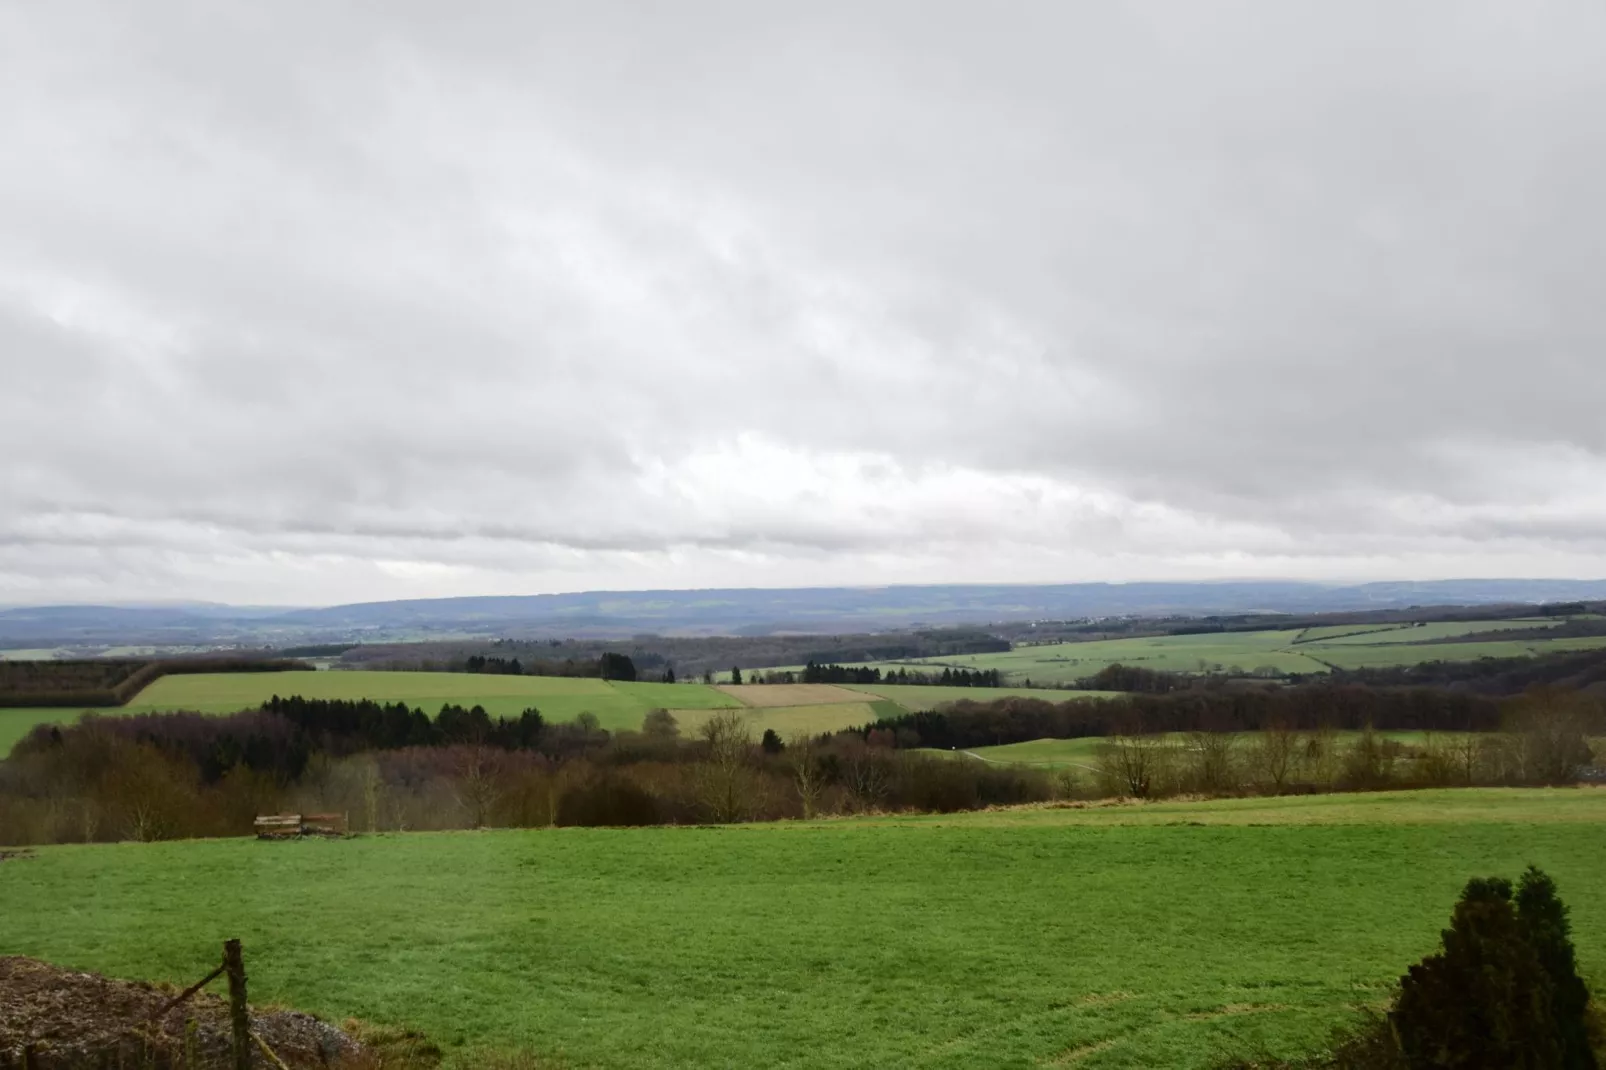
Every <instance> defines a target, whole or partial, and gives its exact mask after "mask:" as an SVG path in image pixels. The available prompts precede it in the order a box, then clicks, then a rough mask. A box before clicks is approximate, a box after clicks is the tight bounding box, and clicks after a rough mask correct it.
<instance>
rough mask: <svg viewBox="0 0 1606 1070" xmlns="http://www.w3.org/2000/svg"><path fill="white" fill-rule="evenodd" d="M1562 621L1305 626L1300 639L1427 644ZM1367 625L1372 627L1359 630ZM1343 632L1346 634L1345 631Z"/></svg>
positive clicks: (1549, 625)
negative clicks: (1437, 640)
mask: <svg viewBox="0 0 1606 1070" xmlns="http://www.w3.org/2000/svg"><path fill="white" fill-rule="evenodd" d="M1563 623H1564V622H1563V621H1561V620H1557V619H1555V618H1548V619H1546V618H1538V619H1534V620H1436V621H1428V622H1427V623H1425V624H1383V625H1371V626H1362V627H1356V626H1354V625H1351V626H1349V627H1348V628H1344V627H1335V628H1307V629H1306V630H1305V632H1304V633H1303V635H1302V637H1301V639H1302V641H1301V644H1300V645H1301V646H1303V645H1304V644H1305V643H1306V642H1311V643H1320V644H1321V645H1322V646H1378V645H1394V644H1396V643H1428V642H1432V641H1434V640H1436V639H1458V638H1460V637H1461V636H1463V635H1482V634H1483V633H1485V632H1509V631H1532V630H1533V629H1535V628H1554V627H1556V626H1558V625H1560V624H1563ZM1366 627H1370V628H1371V629H1372V630H1363V629H1364V628H1366ZM1346 633H1347V634H1346Z"/></svg>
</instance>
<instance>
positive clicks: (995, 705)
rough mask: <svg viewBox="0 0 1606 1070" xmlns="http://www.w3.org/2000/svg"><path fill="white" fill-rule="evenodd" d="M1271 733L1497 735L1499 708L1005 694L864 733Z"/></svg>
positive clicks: (1368, 692) (1440, 702) (1375, 700)
mask: <svg viewBox="0 0 1606 1070" xmlns="http://www.w3.org/2000/svg"><path fill="white" fill-rule="evenodd" d="M1273 726H1277V727H1282V728H1290V729H1296V730H1303V731H1311V730H1315V729H1319V728H1331V729H1336V730H1339V731H1346V730H1347V731H1359V730H1361V729H1364V728H1367V727H1368V726H1370V727H1372V728H1375V729H1377V730H1379V731H1438V732H1473V731H1493V730H1495V729H1498V728H1499V727H1500V726H1501V708H1500V703H1499V702H1498V701H1496V700H1495V699H1493V698H1491V697H1489V696H1484V695H1477V694H1470V693H1466V692H1456V691H1441V690H1432V689H1428V688H1368V687H1354V686H1350V687H1328V686H1310V687H1286V688H1257V689H1245V690H1235V689H1226V688H1223V689H1219V690H1211V691H1203V690H1201V691H1187V692H1182V693H1170V694H1131V695H1125V696H1122V697H1120V698H1111V699H1080V700H1072V701H1068V702H1059V703H1054V702H1048V701H1045V700H1043V699H1039V698H1029V697H1025V696H1013V695H1012V696H1006V697H1003V698H998V699H994V700H992V701H990V702H977V701H972V700H970V699H961V700H960V701H958V702H955V703H952V704H951V705H949V706H947V707H946V708H944V709H941V710H931V711H926V712H921V713H909V714H905V715H903V716H901V717H892V718H885V719H882V720H880V721H877V722H875V723H874V724H871V725H866V726H865V727H864V728H863V729H861V731H862V732H864V733H866V734H868V733H870V732H873V731H884V732H888V733H891V734H892V735H893V736H894V737H895V738H896V739H898V740H900V741H901V740H909V741H912V742H911V745H914V746H923V747H954V748H960V749H965V748H969V747H987V746H997V745H999V744H1003V743H1024V742H1027V741H1029V740H1033V739H1044V738H1052V739H1076V738H1080V737H1083V736H1109V735H1139V734H1148V733H1160V732H1258V731H1262V730H1265V729H1267V728H1271V727H1273Z"/></svg>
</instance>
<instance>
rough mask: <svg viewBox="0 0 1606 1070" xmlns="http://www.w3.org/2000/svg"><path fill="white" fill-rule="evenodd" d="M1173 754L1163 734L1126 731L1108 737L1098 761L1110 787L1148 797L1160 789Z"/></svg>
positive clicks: (1103, 778)
mask: <svg viewBox="0 0 1606 1070" xmlns="http://www.w3.org/2000/svg"><path fill="white" fill-rule="evenodd" d="M1169 757H1170V754H1169V753H1168V747H1167V744H1166V742H1165V740H1164V739H1162V738H1161V737H1160V736H1156V735H1152V734H1142V735H1122V736H1110V737H1108V738H1107V739H1106V740H1105V741H1104V743H1103V744H1102V745H1101V746H1100V747H1099V750H1098V756H1097V758H1096V761H1097V764H1098V769H1099V775H1100V778H1101V779H1102V780H1103V781H1104V785H1105V788H1106V790H1108V791H1110V792H1111V793H1112V794H1115V795H1125V796H1130V797H1131V798H1134V799H1147V798H1149V796H1150V795H1152V794H1153V793H1155V792H1156V791H1157V790H1158V788H1159V786H1160V783H1161V779H1162V774H1163V772H1164V770H1165V766H1166V764H1167V759H1168V758H1169Z"/></svg>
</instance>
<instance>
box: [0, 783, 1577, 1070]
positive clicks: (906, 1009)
mask: <svg viewBox="0 0 1606 1070" xmlns="http://www.w3.org/2000/svg"><path fill="white" fill-rule="evenodd" d="M1603 822H1606V790H1598V789H1597V790H1592V789H1575V790H1556V791H1542V790H1533V791H1513V790H1506V791H1499V790H1486V791H1485V790H1466V791H1460V792H1415V793H1396V794H1375V795H1339V796H1313V797H1301V798H1295V799H1286V798H1285V799H1240V800H1227V801H1219V802H1211V803H1165V804H1152V805H1127V806H1107V807H1088V808H1084V809H1050V808H1038V809H1020V810H1008V811H996V812H988V813H976V814H964V815H946V816H923V817H907V818H879V819H859V820H837V821H826V822H815V823H788V824H781V825H756V826H742V827H732V828H724V829H691V828H686V829H673V828H669V829H649V830H635V831H623V830H600V829H599V830H584V829H572V830H548V831H518V832H476V833H437V834H411V835H392V836H378V837H363V838H359V839H355V840H346V841H336V842H305V843H288V844H262V843H257V842H255V841H251V840H225V841H196V842H189V843H164V844H148V845H139V844H123V845H109V846H95V847H53V848H42V849H40V850H39V851H38V852H37V853H36V855H35V857H32V858H30V859H25V860H15V861H8V862H5V863H0V902H4V903H5V910H4V912H3V913H0V953H16V954H26V955H33V956H37V957H40V958H46V959H49V960H52V961H55V962H58V963H61V964H64V965H67V966H71V967H76V968H82V969H90V970H97V971H101V972H105V973H110V974H113V975H117V976H123V977H136V978H150V979H161V980H167V981H173V982H182V981H189V980H192V979H194V978H197V977H199V976H201V975H202V974H204V973H205V972H206V970H207V969H208V968H209V967H210V966H211V964H212V962H213V961H214V960H215V959H216V957H217V948H218V944H219V942H220V941H221V940H222V939H223V938H225V937H228V936H238V937H240V938H242V939H243V940H244V943H245V948H246V954H247V967H248V969H249V970H250V974H251V985H252V993H253V995H254V997H255V998H256V999H257V1000H259V1001H263V1002H267V1001H276V1002H283V1003H286V1004H290V1005H293V1006H296V1007H300V1008H304V1009H307V1010H311V1011H314V1012H316V1013H320V1014H322V1015H324V1016H326V1017H330V1018H335V1019H340V1018H343V1017H345V1016H348V1015H356V1016H359V1017H362V1018H365V1019H369V1020H371V1021H376V1022H385V1023H397V1024H400V1023H406V1024H411V1025H413V1026H416V1027H418V1028H420V1029H422V1030H424V1031H425V1032H426V1033H428V1034H429V1035H431V1036H432V1037H434V1038H435V1039H436V1040H437V1041H438V1042H440V1043H442V1044H443V1045H444V1046H446V1048H447V1050H448V1052H449V1055H450V1058H451V1061H452V1063H453V1064H454V1065H455V1066H458V1067H466V1066H470V1065H473V1064H474V1053H475V1051H476V1050H479V1049H526V1050H529V1051H533V1052H536V1053H538V1054H540V1055H543V1056H547V1057H550V1058H552V1059H553V1060H554V1062H553V1065H558V1066H573V1067H582V1066H583V1067H599V1068H621V1070H633V1068H642V1070H646V1068H654V1070H657V1068H671V1067H687V1068H690V1067H708V1066H718V1067H749V1066H775V1065H785V1066H788V1067H794V1068H797V1070H835V1068H846V1067H860V1066H889V1067H890V1066H899V1067H905V1066H907V1067H931V1068H959V1067H987V1068H994V1067H1019V1068H1025V1067H1041V1066H1076V1067H1078V1068H1086V1070H1113V1068H1118V1067H1119V1068H1128V1067H1131V1068H1136V1067H1161V1066H1163V1067H1174V1068H1202V1067H1206V1066H1208V1065H1209V1064H1210V1063H1211V1062H1213V1061H1214V1060H1216V1059H1217V1058H1219V1057H1220V1056H1221V1055H1223V1054H1224V1053H1227V1052H1229V1051H1238V1052H1245V1051H1254V1050H1258V1049H1260V1048H1261V1047H1262V1046H1265V1047H1268V1048H1270V1049H1271V1050H1272V1051H1274V1052H1279V1053H1283V1054H1292V1053H1294V1052H1296V1051H1298V1050H1301V1049H1304V1048H1306V1047H1308V1046H1310V1045H1313V1044H1315V1043H1318V1042H1319V1041H1320V1039H1321V1038H1322V1037H1323V1036H1324V1035H1325V1033H1326V1031H1327V1029H1328V1028H1329V1027H1330V1026H1331V1025H1333V1024H1334V1023H1336V1022H1338V1021H1340V1020H1342V1019H1343V1018H1344V1017H1345V1016H1346V1015H1347V1014H1348V1013H1349V1012H1350V1009H1351V1008H1353V1007H1354V1006H1356V1005H1357V1004H1366V1003H1378V1002H1381V1001H1382V1000H1384V999H1386V998H1387V996H1388V991H1389V986H1390V984H1391V983H1392V982H1393V980H1394V979H1395V978H1397V977H1398V976H1399V974H1400V973H1402V972H1403V970H1404V968H1405V967H1406V966H1407V965H1408V964H1409V963H1411V962H1412V961H1414V960H1415V959H1417V958H1419V957H1420V956H1421V955H1423V954H1425V953H1427V952H1428V951H1430V950H1432V949H1433V948H1434V946H1435V944H1436V942H1437V939H1438V933H1439V930H1440V928H1441V927H1442V926H1443V925H1444V924H1445V922H1446V920H1447V918H1448V917H1449V912H1450V907H1451V904H1452V902H1453V901H1454V899H1455V897H1456V895H1457V893H1458V891H1459V890H1460V888H1461V886H1462V885H1463V884H1464V883H1465V881H1466V880H1467V878H1468V877H1470V876H1473V875H1483V874H1495V873H1500V874H1506V875H1510V876H1514V875H1516V874H1517V873H1518V872H1519V871H1520V870H1521V868H1522V867H1523V866H1524V865H1525V864H1527V863H1529V862H1533V863H1536V864H1538V865H1541V866H1543V867H1544V868H1545V869H1547V870H1548V871H1549V872H1550V873H1551V874H1552V875H1553V876H1554V877H1555V878H1556V879H1557V881H1558V882H1559V885H1560V888H1561V892H1562V894H1563V896H1564V897H1565V899H1566V900H1567V902H1568V903H1569V904H1570V906H1571V907H1572V921H1573V925H1574V937H1575V940H1576V943H1577V946H1578V948H1579V955H1580V967H1581V969H1582V971H1583V973H1584V974H1585V976H1586V977H1589V978H1591V979H1592V980H1594V981H1595V982H1597V983H1598V982H1600V981H1601V980H1603V979H1606V838H1603V837H1602V836H1601V835H1600V829H1601V827H1602V823H1603ZM287 919H288V920H287Z"/></svg>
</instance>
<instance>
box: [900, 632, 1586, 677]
mask: <svg viewBox="0 0 1606 1070" xmlns="http://www.w3.org/2000/svg"><path fill="white" fill-rule="evenodd" d="M1556 623H1559V622H1556V621H1541V620H1505V621H1471V622H1463V621H1450V622H1433V623H1429V624H1425V625H1422V626H1421V627H1411V628H1405V627H1395V626H1390V625H1352V626H1347V627H1345V626H1338V627H1326V628H1311V629H1305V630H1303V631H1267V632H1231V633H1220V632H1216V633H1206V634H1202V635H1163V636H1149V637H1144V638H1134V639H1101V640H1095V641H1092V642H1087V643H1048V644H1043V645H1040V646H1018V647H1016V648H1015V649H1014V650H1010V651H1006V652H1003V653H996V654H959V655H949V656H946V657H939V658H920V659H915V660H912V661H904V662H896V663H890V662H880V663H876V667H877V668H879V669H881V670H882V671H883V672H886V671H888V670H891V669H896V668H898V667H900V666H902V667H907V668H913V669H918V670H923V671H927V672H941V671H942V669H943V668H944V667H945V666H946V667H950V668H956V669H997V670H999V671H1000V672H1002V673H1003V674H1004V678H1005V680H1007V681H1009V682H1012V683H1020V682H1022V681H1024V680H1031V681H1033V682H1034V683H1038V684H1068V683H1072V682H1074V681H1076V680H1079V679H1081V678H1083V677H1087V676H1092V675H1093V674H1094V673H1096V672H1098V671H1099V670H1100V669H1103V668H1105V667H1106V666H1109V665H1118V664H1119V665H1131V666H1137V667H1140V668H1145V669H1154V670H1157V671H1161V672H1179V673H1196V672H1219V671H1230V672H1237V673H1254V672H1257V671H1260V670H1269V671H1272V672H1275V673H1325V672H1327V671H1329V669H1330V668H1333V667H1337V668H1341V669H1359V668H1368V667H1376V668H1386V667H1391V666H1399V665H1415V664H1418V663H1420V662H1425V661H1476V660H1478V659H1479V658H1519V657H1528V656H1531V655H1535V654H1548V653H1559V652H1562V651H1569V650H1595V649H1600V648H1606V636H1591V637H1583V638H1571V639H1526V640H1498V639H1495V640H1490V641H1488V642H1459V643H1453V642H1434V641H1433V640H1435V639H1438V640H1445V639H1450V638H1454V637H1456V636H1462V635H1475V634H1479V633H1481V632H1486V631H1488V632H1494V631H1503V630H1509V629H1513V628H1535V627H1545V626H1547V625H1552V624H1556ZM1354 633H1360V634H1354Z"/></svg>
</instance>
